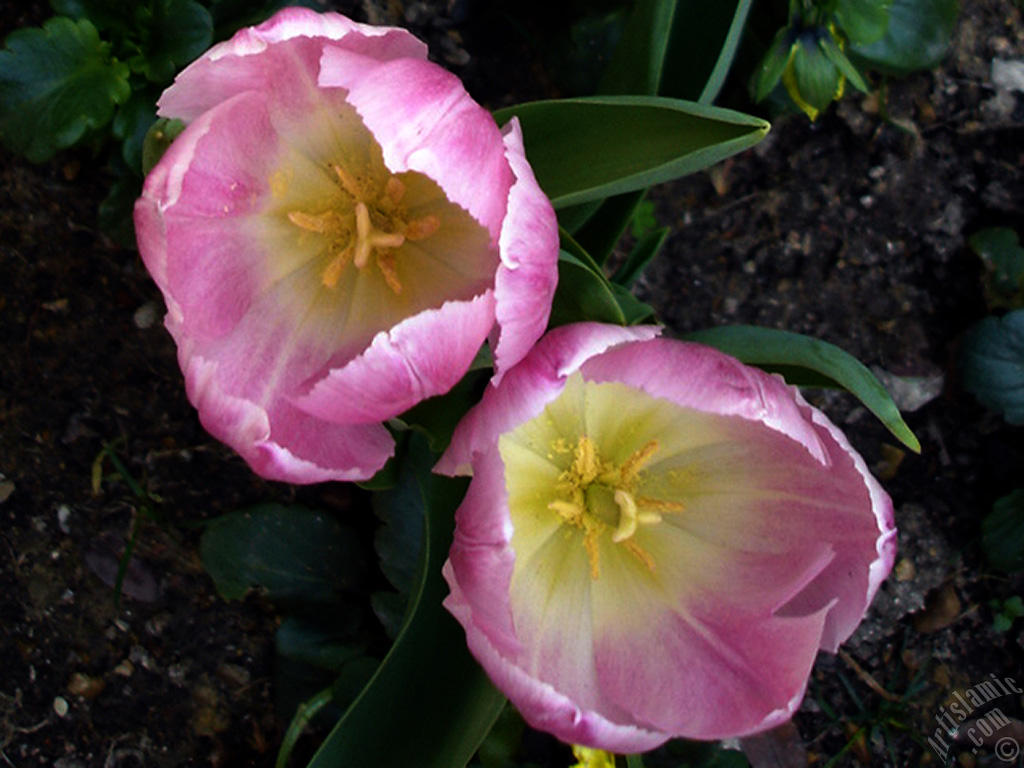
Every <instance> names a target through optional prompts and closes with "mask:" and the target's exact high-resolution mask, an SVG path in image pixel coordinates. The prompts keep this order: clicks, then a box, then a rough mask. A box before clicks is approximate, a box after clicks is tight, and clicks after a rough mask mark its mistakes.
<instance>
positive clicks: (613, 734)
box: [444, 564, 672, 754]
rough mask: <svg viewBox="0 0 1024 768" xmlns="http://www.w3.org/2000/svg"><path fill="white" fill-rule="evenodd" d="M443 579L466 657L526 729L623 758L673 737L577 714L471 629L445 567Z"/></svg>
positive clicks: (558, 695) (467, 608) (563, 698)
mask: <svg viewBox="0 0 1024 768" xmlns="http://www.w3.org/2000/svg"><path fill="white" fill-rule="evenodd" d="M444 575H445V578H446V579H447V580H448V585H449V587H450V588H451V594H450V595H449V596H448V598H447V599H446V600H445V603H444V605H445V608H447V609H448V610H449V611H450V612H451V613H452V615H453V616H455V618H456V619H457V620H458V621H459V622H460V623H461V624H462V625H463V626H464V627H465V628H466V641H467V643H468V645H469V650H470V652H471V653H472V654H473V656H474V657H475V658H476V660H477V661H479V662H480V664H481V666H483V668H484V669H485V670H486V671H487V674H488V675H489V676H490V678H491V680H492V681H494V684H495V685H497V686H498V688H500V689H501V691H502V692H503V693H504V694H505V695H507V696H508V697H509V699H510V700H511V701H512V703H513V704H515V706H516V708H517V709H518V710H519V711H520V712H521V713H522V715H523V717H524V718H525V719H526V721H527V722H528V723H529V724H530V725H531V726H533V727H534V728H537V729H539V730H542V731H547V732H548V733H551V734H554V735H555V736H556V737H557V738H559V739H561V740H562V741H565V742H567V743H570V744H583V745H589V746H594V747H600V748H602V749H607V750H611V751H614V752H619V753H623V754H626V753H634V752H646V751H648V750H651V749H654V748H655V747H658V746H660V745H661V744H663V743H665V742H666V741H668V740H669V739H670V738H671V737H672V736H671V734H668V733H659V732H656V731H652V730H647V729H644V728H641V727H638V726H636V725H631V724H619V723H614V722H611V721H610V720H608V719H606V718H605V717H602V716H601V714H599V713H597V712H593V711H588V710H584V709H580V708H579V707H578V706H576V704H574V703H573V702H572V701H571V700H570V699H569V698H567V697H566V696H564V695H562V694H561V693H559V692H558V691H557V690H555V689H554V688H553V687H552V686H550V685H548V684H546V683H544V682H541V681H539V680H537V679H536V678H534V677H532V676H530V675H528V674H527V673H525V672H524V671H523V670H522V669H520V668H519V667H517V666H516V665H515V664H512V663H510V662H509V661H508V660H507V658H506V657H505V656H503V655H502V653H501V652H500V651H499V650H498V649H497V648H496V647H495V646H494V645H493V644H492V642H491V641H490V639H489V637H488V636H487V635H486V634H484V633H483V632H481V631H480V630H479V629H478V628H477V627H476V625H475V624H474V622H473V618H472V608H471V607H470V604H469V603H468V602H467V600H466V599H465V597H464V595H463V593H462V587H461V585H460V583H459V582H458V581H457V579H456V578H455V577H454V575H453V573H452V569H451V566H450V565H448V564H446V565H445V569H444Z"/></svg>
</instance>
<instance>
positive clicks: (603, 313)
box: [550, 250, 626, 328]
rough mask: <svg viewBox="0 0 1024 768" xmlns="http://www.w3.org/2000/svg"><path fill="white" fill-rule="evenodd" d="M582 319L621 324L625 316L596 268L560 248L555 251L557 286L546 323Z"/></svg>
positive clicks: (569, 321) (558, 323)
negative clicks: (549, 316)
mask: <svg viewBox="0 0 1024 768" xmlns="http://www.w3.org/2000/svg"><path fill="white" fill-rule="evenodd" d="M582 321H594V322H600V323H612V324H614V325H625V324H626V316H625V315H624V314H623V312H622V309H621V307H620V306H619V303H618V301H616V299H615V294H614V293H612V288H611V285H610V284H609V283H608V280H607V279H606V278H605V277H604V275H602V274H601V273H600V271H599V269H598V270H595V269H594V268H593V267H592V266H591V265H589V264H587V263H586V262H585V261H582V260H581V259H579V258H577V257H576V256H574V255H572V254H571V253H569V252H568V251H565V250H562V251H561V252H559V254H558V288H557V289H556V290H555V299H554V302H552V306H551V320H550V325H551V327H552V328H554V327H557V326H560V325H568V324H570V323H578V322H582Z"/></svg>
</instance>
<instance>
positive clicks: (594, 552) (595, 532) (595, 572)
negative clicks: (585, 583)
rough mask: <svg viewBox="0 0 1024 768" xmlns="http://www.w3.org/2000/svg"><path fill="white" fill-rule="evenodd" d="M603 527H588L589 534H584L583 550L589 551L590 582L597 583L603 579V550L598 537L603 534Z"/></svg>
mask: <svg viewBox="0 0 1024 768" xmlns="http://www.w3.org/2000/svg"><path fill="white" fill-rule="evenodd" d="M602 528H603V526H601V525H594V526H586V529H587V532H586V533H584V534H583V548H584V549H585V550H586V551H587V559H588V560H589V561H590V580H591V581H597V580H598V579H599V578H601V549H600V546H599V542H598V540H597V537H598V536H599V535H600V534H601V529H602Z"/></svg>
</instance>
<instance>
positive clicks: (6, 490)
mask: <svg viewBox="0 0 1024 768" xmlns="http://www.w3.org/2000/svg"><path fill="white" fill-rule="evenodd" d="M12 493H14V483H12V482H11V481H10V480H8V479H7V478H6V477H4V476H3V475H2V474H0V504H3V503H4V502H5V501H7V500H8V499H9V498H11V494H12Z"/></svg>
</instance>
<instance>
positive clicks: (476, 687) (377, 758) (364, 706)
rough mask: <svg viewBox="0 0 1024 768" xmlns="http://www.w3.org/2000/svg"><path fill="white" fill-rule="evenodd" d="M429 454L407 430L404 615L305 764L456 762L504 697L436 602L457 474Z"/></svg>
mask: <svg viewBox="0 0 1024 768" xmlns="http://www.w3.org/2000/svg"><path fill="white" fill-rule="evenodd" d="M436 459H437V457H436V455H435V454H433V453H431V452H430V450H429V448H428V447H427V444H426V440H425V439H424V438H422V437H421V436H418V435H414V436H413V438H412V440H411V441H410V450H409V455H408V462H409V464H408V467H407V468H405V470H404V471H403V473H402V480H401V482H405V483H408V484H409V485H410V490H409V492H410V494H411V495H412V497H414V498H417V499H418V500H419V503H420V504H421V506H422V509H423V518H424V520H425V524H426V528H425V536H424V555H423V560H422V567H421V568H420V569H419V572H418V574H417V577H416V583H415V584H414V586H413V590H412V593H411V594H410V606H409V614H408V616H407V618H406V621H405V624H404V626H403V627H402V630H401V632H400V633H399V635H398V638H397V639H396V640H395V643H394V645H393V646H392V648H391V651H390V652H389V653H388V655H387V657H386V658H385V659H384V661H383V663H382V664H381V665H380V667H379V668H378V669H377V671H376V673H375V674H374V676H373V678H372V679H371V680H370V682H369V684H368V685H367V686H366V687H365V688H364V689H363V691H362V693H361V694H360V695H359V697H358V698H357V699H356V700H355V701H354V702H353V703H352V705H351V706H350V707H349V708H348V711H347V712H346V713H345V715H344V716H343V717H342V719H341V720H340V721H339V722H338V724H337V725H336V726H335V727H334V729H333V730H332V731H331V733H330V734H329V735H328V736H327V739H326V740H325V741H324V743H323V744H322V745H321V747H320V749H319V750H318V751H317V753H316V754H315V755H314V756H313V759H312V761H311V762H310V763H309V765H308V768H337V766H364V765H365V766H374V768H409V766H416V767H417V768H457V767H458V766H464V765H466V763H467V762H469V759H470V758H471V757H472V756H473V753H474V752H476V750H477V747H478V746H479V745H480V742H481V741H482V740H483V738H484V736H485V735H486V734H487V732H488V731H489V730H490V728H491V726H492V725H493V723H494V721H495V719H496V718H497V716H498V713H499V712H500V711H501V708H502V707H503V706H504V703H505V698H504V697H503V696H502V695H501V693H499V692H498V690H497V689H496V688H495V687H494V686H493V685H492V684H491V682H490V681H489V680H488V679H487V676H486V675H485V674H484V672H483V670H481V669H480V667H479V666H478V665H477V663H476V662H475V661H474V660H473V657H472V656H470V654H469V651H468V649H467V648H466V638H465V633H464V632H463V631H462V628H461V627H460V626H459V624H458V623H457V622H456V621H455V619H453V618H452V617H451V615H449V614H448V612H447V611H446V610H445V609H444V607H443V606H442V601H443V600H444V598H445V595H446V594H447V592H448V590H447V587H446V586H445V583H444V578H443V577H442V575H441V566H442V564H443V563H444V561H445V559H446V558H447V556H448V549H449V547H450V546H451V540H452V532H453V527H454V511H455V508H456V507H457V506H458V504H459V502H460V500H461V499H462V497H463V494H464V493H465V490H466V482H465V481H464V480H461V479H460V480H452V479H449V478H442V477H438V476H436V475H433V474H431V468H432V467H433V465H434V462H435V461H436Z"/></svg>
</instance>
